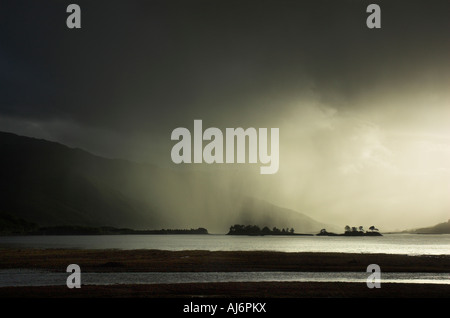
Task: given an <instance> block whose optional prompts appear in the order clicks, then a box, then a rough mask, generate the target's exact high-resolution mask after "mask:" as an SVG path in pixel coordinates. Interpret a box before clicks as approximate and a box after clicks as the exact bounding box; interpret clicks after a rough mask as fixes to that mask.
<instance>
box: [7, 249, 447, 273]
mask: <svg viewBox="0 0 450 318" xmlns="http://www.w3.org/2000/svg"><path fill="white" fill-rule="evenodd" d="M69 264H78V265H79V266H80V267H81V269H82V271H84V272H86V271H87V272H133V271H135V272H201V271H209V272H240V271H253V272H254V271H312V272H314V271H322V272H324V271H325V272H360V271H362V272H365V271H366V268H367V266H368V265H369V264H378V265H379V266H380V267H381V270H382V271H384V272H435V273H447V272H449V271H450V255H427V256H408V255H395V254H356V253H355V254H348V253H285V252H270V251H213V252H211V251H163V250H69V249H0V269H9V268H12V269H17V268H31V269H43V270H49V271H56V272H65V271H66V268H67V265H69Z"/></svg>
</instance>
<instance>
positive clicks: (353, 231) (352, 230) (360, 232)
mask: <svg viewBox="0 0 450 318" xmlns="http://www.w3.org/2000/svg"><path fill="white" fill-rule="evenodd" d="M316 235H317V236H383V235H382V234H381V233H380V232H379V230H378V229H377V228H376V227H375V226H373V225H372V226H371V227H369V231H365V230H364V227H363V226H360V227H359V228H356V227H354V226H353V227H350V226H348V225H346V226H345V232H344V233H343V234H336V233H333V232H327V230H326V229H321V230H320V232H319V233H317V234H316Z"/></svg>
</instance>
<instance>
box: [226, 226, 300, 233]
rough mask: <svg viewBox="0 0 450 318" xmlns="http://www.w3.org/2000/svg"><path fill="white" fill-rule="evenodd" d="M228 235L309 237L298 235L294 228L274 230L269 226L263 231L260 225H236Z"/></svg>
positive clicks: (274, 228) (275, 228)
mask: <svg viewBox="0 0 450 318" xmlns="http://www.w3.org/2000/svg"><path fill="white" fill-rule="evenodd" d="M227 235H307V234H297V233H295V231H294V229H293V228H282V229H279V228H277V227H273V228H272V229H270V228H268V227H267V226H265V227H263V228H262V229H261V228H260V227H259V226H258V225H241V224H235V225H232V226H231V227H230V230H229V232H228V233H227Z"/></svg>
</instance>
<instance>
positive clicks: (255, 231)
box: [227, 224, 382, 236]
mask: <svg viewBox="0 0 450 318" xmlns="http://www.w3.org/2000/svg"><path fill="white" fill-rule="evenodd" d="M227 235H257V236H263V235H309V236H312V235H313V234H299V233H295V231H294V229H293V228H282V229H278V228H277V227H273V228H272V229H270V228H269V227H267V226H265V227H263V228H262V229H261V228H260V227H259V226H257V225H242V224H235V225H233V226H231V227H230V230H229V231H228V233H227ZM316 235H317V236H382V235H381V233H380V232H379V230H378V229H377V228H376V227H375V226H373V225H372V226H371V227H369V230H368V231H365V230H364V227H363V226H360V227H358V228H356V227H350V226H348V225H346V226H345V232H344V233H343V234H336V233H333V232H327V230H326V229H321V230H320V232H319V233H318V234H316Z"/></svg>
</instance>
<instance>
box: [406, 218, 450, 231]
mask: <svg viewBox="0 0 450 318" xmlns="http://www.w3.org/2000/svg"><path fill="white" fill-rule="evenodd" d="M406 232H408V233H416V234H450V219H449V220H448V221H447V222H444V223H439V224H436V225H435V226H430V227H423V228H420V229H414V230H408V231H406Z"/></svg>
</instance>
